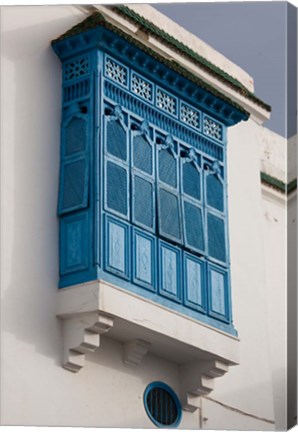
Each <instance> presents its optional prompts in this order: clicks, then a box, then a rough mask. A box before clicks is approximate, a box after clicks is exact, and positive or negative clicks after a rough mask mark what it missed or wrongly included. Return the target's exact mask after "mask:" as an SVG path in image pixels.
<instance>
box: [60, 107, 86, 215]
mask: <svg viewBox="0 0 298 432" xmlns="http://www.w3.org/2000/svg"><path fill="white" fill-rule="evenodd" d="M87 150H88V122H87V116H85V115H83V114H80V113H78V114H76V115H74V116H73V117H71V118H70V119H67V120H66V121H65V122H64V124H63V127H62V160H61V174H60V192H59V205H58V213H59V214H60V215H61V214H65V213H68V212H72V211H75V210H78V209H83V208H86V207H87V206H88V198H89V197H88V195H89V158H88V153H87Z"/></svg>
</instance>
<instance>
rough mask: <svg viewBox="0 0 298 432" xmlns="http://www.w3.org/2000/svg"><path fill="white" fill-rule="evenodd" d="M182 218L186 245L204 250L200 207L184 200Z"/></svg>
mask: <svg viewBox="0 0 298 432" xmlns="http://www.w3.org/2000/svg"><path fill="white" fill-rule="evenodd" d="M184 219H185V235H186V244H187V246H190V247H194V248H196V249H200V250H204V233H203V223H202V211H201V209H199V208H198V207H196V206H194V205H193V204H190V203H189V202H187V201H184Z"/></svg>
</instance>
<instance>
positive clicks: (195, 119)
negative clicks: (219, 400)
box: [180, 104, 200, 129]
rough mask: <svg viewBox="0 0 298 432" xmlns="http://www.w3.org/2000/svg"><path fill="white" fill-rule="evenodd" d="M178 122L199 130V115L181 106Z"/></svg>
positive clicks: (185, 106)
mask: <svg viewBox="0 0 298 432" xmlns="http://www.w3.org/2000/svg"><path fill="white" fill-rule="evenodd" d="M180 120H182V121H183V122H184V123H187V124H189V125H190V126H193V127H195V128H198V129H199V128H200V113H199V112H198V111H196V110H195V109H193V108H191V107H189V106H187V105H184V104H181V109H180Z"/></svg>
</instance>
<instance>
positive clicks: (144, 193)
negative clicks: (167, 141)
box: [131, 121, 155, 231]
mask: <svg viewBox="0 0 298 432" xmlns="http://www.w3.org/2000/svg"><path fill="white" fill-rule="evenodd" d="M132 128H133V130H134V131H132V135H131V136H132V139H131V142H132V200H133V204H132V221H133V223H134V224H136V225H138V226H141V227H142V228H144V229H148V230H149V231H154V230H155V190H154V175H153V146H152V142H151V140H150V138H149V135H150V131H149V125H148V123H147V122H146V121H144V122H143V123H141V124H140V125H138V124H137V123H136V122H134V123H132Z"/></svg>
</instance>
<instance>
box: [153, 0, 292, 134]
mask: <svg viewBox="0 0 298 432" xmlns="http://www.w3.org/2000/svg"><path fill="white" fill-rule="evenodd" d="M151 6H153V7H155V8H156V9H157V10H159V11H160V12H162V13H163V14H165V15H167V16H168V17H169V18H171V19H172V20H173V21H176V22H177V23H178V24H180V25H181V26H182V27H184V28H186V29H187V30H189V31H190V32H192V33H193V34H195V35H196V36H198V37H199V38H200V39H202V40H204V41H205V42H206V43H208V44H209V45H211V46H212V47H213V48H215V49H216V50H218V51H220V52H221V53H222V54H224V55H225V56H226V57H228V58H229V59H230V60H232V61H233V62H234V63H236V64H238V65H239V66H240V67H242V68H243V69H244V70H246V71H247V72H248V73H249V74H250V75H251V76H252V77H253V78H254V83H255V93H256V95H257V96H258V97H260V98H261V99H262V100H264V102H266V103H268V104H269V105H271V107H272V114H271V119H270V120H269V121H267V122H266V123H265V126H266V127H268V128H269V129H271V130H273V131H274V132H276V133H278V134H280V135H283V136H287V137H290V136H292V135H294V134H295V133H296V130H297V124H296V88H297V87H296V80H297V66H296V62H295V61H296V59H297V54H296V46H297V45H296V41H297V36H296V33H295V32H296V30H295V29H296V23H297V9H296V8H295V7H294V6H292V5H290V4H289V3H286V2H279V1H277V2H245V3H244V2H227V3H225V2H210V3H201V2H200V3H168V4H151ZM287 41H288V43H287ZM287 57H288V58H289V59H290V61H289V63H288V65H289V67H288V69H287V67H286V64H287V63H286V61H287ZM293 59H295V61H294V60H293ZM287 82H288V83H289V84H290V85H289V88H290V91H289V97H288V99H287V97H286V96H287V86H286V83H287ZM287 111H288V115H287V114H286V113H287Z"/></svg>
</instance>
